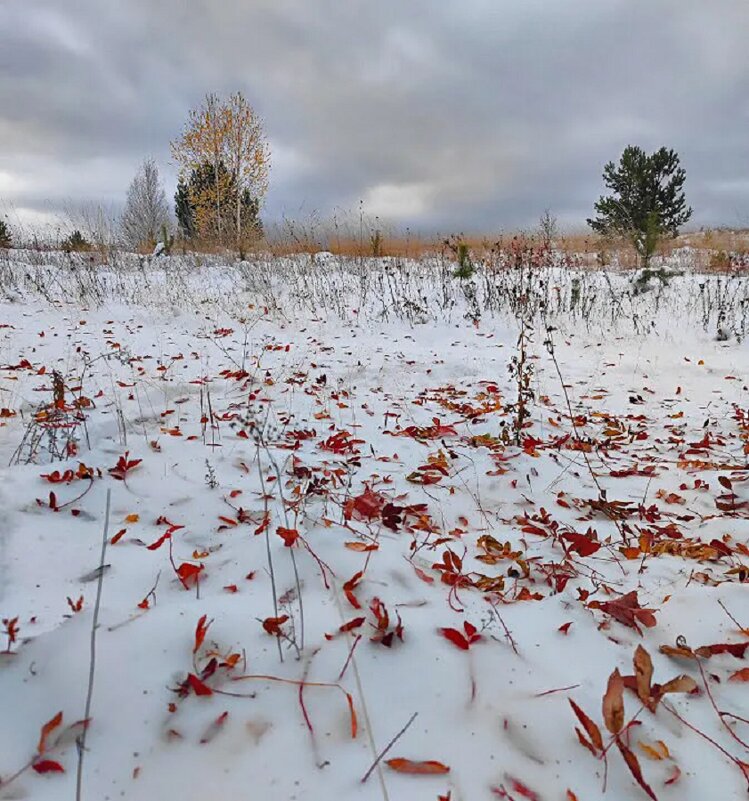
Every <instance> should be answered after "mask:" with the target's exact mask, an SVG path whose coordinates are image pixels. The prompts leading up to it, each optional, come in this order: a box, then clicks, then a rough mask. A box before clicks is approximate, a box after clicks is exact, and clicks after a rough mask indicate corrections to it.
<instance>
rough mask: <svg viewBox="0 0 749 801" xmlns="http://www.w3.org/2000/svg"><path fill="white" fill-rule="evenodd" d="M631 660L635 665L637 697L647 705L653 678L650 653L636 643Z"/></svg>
mask: <svg viewBox="0 0 749 801" xmlns="http://www.w3.org/2000/svg"><path fill="white" fill-rule="evenodd" d="M632 661H633V663H634V666H635V679H636V681H637V697H638V698H639V699H640V700H641V701H642V702H643V704H645V705H646V706H648V705H649V704H650V696H651V695H652V692H651V689H650V685H651V682H652V680H653V660H652V659H651V658H650V654H649V653H648V652H647V651H646V650H645V649H644V648H643V647H642V646H641V645H638V646H637V650H636V651H635V656H634V659H633V660H632Z"/></svg>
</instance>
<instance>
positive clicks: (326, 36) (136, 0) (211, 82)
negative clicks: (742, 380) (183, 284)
mask: <svg viewBox="0 0 749 801" xmlns="http://www.w3.org/2000/svg"><path fill="white" fill-rule="evenodd" d="M747 43H749V2H748V0H369V1H368V2H361V1H360V0H337V2H333V0H242V1H240V0H221V2H217V1H216V0H213V1H212V2H208V0H54V2H48V1H46V0H0V206H2V205H3V204H4V205H5V206H6V207H8V206H9V205H12V207H13V208H14V209H15V210H16V212H15V213H16V214H17V215H18V216H20V217H21V218H22V219H24V220H26V221H28V220H32V219H38V220H42V219H49V218H50V215H51V216H54V215H55V214H56V213H57V212H58V211H59V210H61V209H64V208H66V207H67V206H68V205H70V204H74V205H75V204H80V203H91V202H97V203H98V202H102V203H104V204H105V205H107V206H108V207H111V208H116V207H117V206H118V205H121V204H122V201H123V198H124V195H125V192H126V190H127V186H128V183H129V181H130V179H131V178H132V175H133V172H134V171H135V169H136V167H137V166H138V163H139V162H140V161H141V160H142V158H143V157H144V156H147V155H152V156H153V157H154V158H155V159H156V160H157V162H158V164H159V167H160V169H161V170H162V174H163V175H164V178H165V182H166V185H167V190H168V193H169V195H170V196H171V194H172V193H173V191H174V182H175V173H174V167H173V165H172V164H171V163H170V157H169V141H170V139H172V138H174V137H175V135H176V134H177V133H178V132H179V130H180V128H181V127H182V125H183V122H184V120H185V118H186V115H187V112H188V110H189V109H190V108H191V107H192V106H195V105H196V104H198V103H199V102H200V100H201V99H202V97H203V95H204V94H205V93H206V92H208V91H216V92H219V93H228V92H231V91H236V90H241V91H242V92H244V94H245V96H246V97H247V98H248V100H249V101H250V102H251V103H252V104H253V105H254V106H255V108H256V109H257V111H258V112H259V113H260V114H261V116H262V117H263V119H264V121H265V126H266V132H267V134H268V137H269V140H270V144H271V150H272V153H273V166H272V174H271V188H270V191H269V193H268V197H267V202H266V206H265V210H264V217H265V218H266V219H268V220H270V219H274V218H279V217H281V216H283V215H287V216H289V217H295V218H299V217H305V216H307V215H310V214H313V213H317V214H318V215H321V216H326V215H329V214H331V213H332V212H333V211H334V210H335V209H343V210H354V212H355V213H356V211H357V209H358V207H359V202H360V201H363V203H364V208H365V210H366V212H368V213H369V214H371V215H380V216H381V217H382V218H383V219H389V220H391V221H393V222H394V223H397V224H398V225H402V226H405V225H410V226H411V227H412V228H414V229H416V230H422V231H427V230H442V231H446V230H463V231H466V232H468V231H487V232H488V231H497V230H500V229H503V230H508V229H511V228H514V227H518V226H528V225H531V224H532V223H533V222H534V221H535V220H537V218H538V217H539V215H540V214H541V212H542V211H543V210H544V209H545V208H547V207H548V208H550V209H551V210H552V212H554V213H555V214H556V215H557V216H558V218H559V219H560V221H561V222H563V223H564V224H565V225H567V226H570V227H582V226H583V225H584V221H585V217H586V216H588V215H589V214H590V212H591V206H592V203H593V201H594V200H595V199H596V197H597V196H598V194H600V192H601V190H602V185H601V178H600V176H601V168H602V166H603V164H604V163H605V162H606V161H607V160H609V159H612V158H616V157H618V155H619V153H620V152H621V150H622V148H623V147H624V146H625V145H627V144H630V143H631V144H640V145H641V146H643V147H645V148H647V149H655V148H657V147H659V146H661V145H667V146H669V147H673V148H675V149H676V150H677V151H678V152H679V153H680V155H681V157H682V162H683V165H684V166H685V168H686V170H687V184H686V188H687V195H688V200H689V202H690V203H691V205H692V206H694V209H695V216H694V223H695V224H698V225H699V224H720V223H723V224H727V225H733V226H736V225H740V224H743V225H749V45H748V44H747ZM12 218H13V215H11V221H13V219H12Z"/></svg>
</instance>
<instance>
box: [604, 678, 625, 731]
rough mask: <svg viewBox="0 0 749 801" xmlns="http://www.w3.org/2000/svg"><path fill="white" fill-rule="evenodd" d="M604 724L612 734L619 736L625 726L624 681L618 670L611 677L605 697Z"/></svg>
mask: <svg viewBox="0 0 749 801" xmlns="http://www.w3.org/2000/svg"><path fill="white" fill-rule="evenodd" d="M603 722H604V723H605V724H606V728H607V729H608V730H609V731H610V732H611V733H612V734H618V733H619V732H620V731H621V730H622V726H624V681H623V680H622V676H621V673H619V670H618V668H617V669H616V670H615V671H614V672H613V673H612V674H611V675H610V676H609V683H608V686H607V687H606V693H605V695H604V696H603Z"/></svg>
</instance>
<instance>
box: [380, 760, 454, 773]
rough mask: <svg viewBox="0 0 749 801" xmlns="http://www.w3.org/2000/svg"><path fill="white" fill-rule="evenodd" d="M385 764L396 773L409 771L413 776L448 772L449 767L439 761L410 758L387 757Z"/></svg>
mask: <svg viewBox="0 0 749 801" xmlns="http://www.w3.org/2000/svg"><path fill="white" fill-rule="evenodd" d="M385 764H386V765H387V766H388V767H389V768H390V769H391V770H394V771H396V772H397V773H409V774H411V775H413V776H430V775H431V776H435V775H441V774H444V773H449V772H450V768H448V767H447V765H443V764H442V763H441V762H435V761H434V760H427V761H426V762H413V761H412V760H410V759H403V758H400V757H398V758H396V759H388V760H387V761H386V762H385Z"/></svg>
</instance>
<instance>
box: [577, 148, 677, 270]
mask: <svg viewBox="0 0 749 801" xmlns="http://www.w3.org/2000/svg"><path fill="white" fill-rule="evenodd" d="M685 180H686V172H685V171H684V169H683V168H682V167H680V166H679V156H678V155H677V154H676V152H675V151H673V150H667V149H666V148H665V147H662V148H661V149H660V150H657V151H656V152H655V153H652V154H651V155H647V153H645V151H644V150H642V148H639V147H635V146H632V145H630V146H629V147H627V148H625V149H624V152H623V153H622V155H621V158H620V160H619V164H618V165H614V163H613V162H609V163H608V164H607V165H606V166H605V167H604V169H603V181H604V184H605V185H606V187H607V188H608V189H610V190H611V195H609V196H608V197H604V196H601V197H600V198H599V200H598V202H597V203H596V204H595V210H596V212H597V215H598V216H597V217H596V218H595V219H589V220H588V225H589V226H590V227H591V228H592V229H593V230H594V231H597V232H598V233H602V234H617V235H620V236H625V237H626V238H627V239H629V240H630V241H631V242H632V244H633V246H634V248H635V250H636V251H637V254H638V255H639V257H640V260H641V264H642V266H643V267H647V265H648V263H649V262H650V258H651V256H652V255H653V253H654V252H655V249H656V247H657V245H658V241H659V239H660V238H661V237H663V236H669V237H675V236H676V235H677V234H678V232H679V227H680V226H682V225H684V224H685V223H686V222H687V221H688V220H689V218H690V217H691V216H692V209H691V208H690V207H689V206H687V202H686V198H685V196H684V191H683V189H684V181H685Z"/></svg>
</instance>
